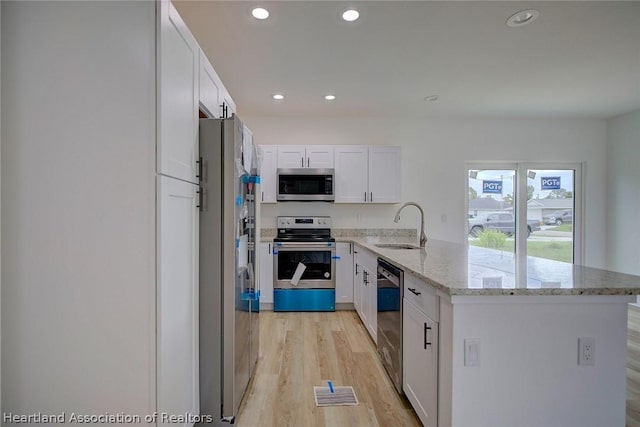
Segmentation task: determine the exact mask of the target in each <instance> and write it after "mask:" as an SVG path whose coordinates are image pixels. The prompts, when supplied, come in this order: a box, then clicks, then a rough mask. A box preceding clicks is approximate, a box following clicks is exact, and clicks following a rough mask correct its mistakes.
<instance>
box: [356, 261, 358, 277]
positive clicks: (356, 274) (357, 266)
mask: <svg viewBox="0 0 640 427" xmlns="http://www.w3.org/2000/svg"><path fill="white" fill-rule="evenodd" d="M357 275H358V264H356V276H357Z"/></svg>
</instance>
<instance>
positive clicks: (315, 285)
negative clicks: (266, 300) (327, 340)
mask: <svg viewBox="0 0 640 427" xmlns="http://www.w3.org/2000/svg"><path fill="white" fill-rule="evenodd" d="M277 225H278V233H277V237H276V238H275V239H273V242H274V250H275V251H274V255H275V256H274V257H273V262H274V265H273V267H274V268H273V276H274V278H273V287H274V289H273V310H274V311H335V305H336V304H335V301H336V292H335V288H336V281H335V271H336V262H335V256H336V243H335V239H334V238H332V237H331V218H329V217H326V216H319V217H297V216H280V217H278V219H277Z"/></svg>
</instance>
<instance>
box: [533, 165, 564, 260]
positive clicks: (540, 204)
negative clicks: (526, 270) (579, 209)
mask: <svg viewBox="0 0 640 427" xmlns="http://www.w3.org/2000/svg"><path fill="white" fill-rule="evenodd" d="M526 173H527V175H526V176H527V188H533V197H532V198H531V199H529V200H528V201H527V224H528V225H527V226H528V227H540V229H539V230H538V231H536V232H535V233H534V234H533V235H532V236H531V237H530V238H529V239H527V255H530V256H535V257H540V258H547V259H554V260H557V261H564V262H571V263H572V262H574V252H575V227H574V223H575V221H574V217H575V216H576V208H575V201H576V198H575V197H574V196H575V187H576V186H575V181H576V170H575V169H573V168H571V169H568V168H562V169H550V168H545V169H538V168H536V169H527V172H526Z"/></svg>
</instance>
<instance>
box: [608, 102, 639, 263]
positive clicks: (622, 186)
mask: <svg viewBox="0 0 640 427" xmlns="http://www.w3.org/2000/svg"><path fill="white" fill-rule="evenodd" d="M607 154H608V163H607V178H608V179H607V194H608V197H607V207H608V217H607V226H608V228H607V240H606V242H607V268H608V269H610V270H616V271H622V272H625V273H630V274H640V251H638V244H639V243H640V226H639V224H638V218H640V164H639V161H640V110H638V111H635V112H633V113H629V114H626V115H624V116H620V117H616V118H613V119H611V120H609V121H607Z"/></svg>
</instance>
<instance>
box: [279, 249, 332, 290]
mask: <svg viewBox="0 0 640 427" xmlns="http://www.w3.org/2000/svg"><path fill="white" fill-rule="evenodd" d="M274 246H275V250H276V251H277V253H276V256H274V257H273V263H274V265H273V287H274V288H276V289H335V287H336V281H335V277H334V276H335V269H336V260H335V254H336V244H335V243H334V242H312V243H311V242H277V243H275V244H274ZM296 272H298V274H297V275H296ZM300 272H302V275H301V276H300V277H299V279H298V280H297V281H296V280H294V279H296V278H297V277H296V276H299V275H300Z"/></svg>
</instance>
